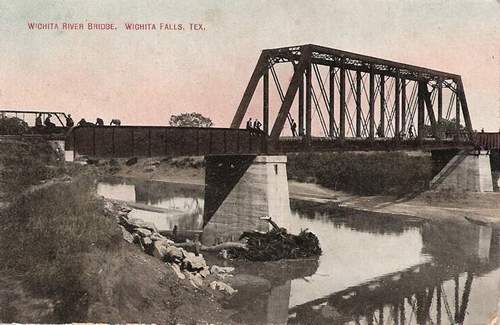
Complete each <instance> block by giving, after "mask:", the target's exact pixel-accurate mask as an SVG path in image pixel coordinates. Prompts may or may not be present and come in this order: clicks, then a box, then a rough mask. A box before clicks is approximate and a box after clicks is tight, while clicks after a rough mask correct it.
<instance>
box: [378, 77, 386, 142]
mask: <svg viewBox="0 0 500 325" xmlns="http://www.w3.org/2000/svg"><path fill="white" fill-rule="evenodd" d="M379 128H380V130H381V132H380V134H379V136H380V137H385V76H384V75H382V74H381V75H380V125H379Z"/></svg>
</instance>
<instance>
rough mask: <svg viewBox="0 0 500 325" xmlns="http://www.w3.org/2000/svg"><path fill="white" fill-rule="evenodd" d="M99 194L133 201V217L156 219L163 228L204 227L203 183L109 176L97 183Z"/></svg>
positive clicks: (164, 229) (155, 222) (159, 227)
mask: <svg viewBox="0 0 500 325" xmlns="http://www.w3.org/2000/svg"><path fill="white" fill-rule="evenodd" d="M97 192H98V194H99V195H103V196H105V197H107V198H111V199H115V200H120V201H125V202H129V203H132V204H131V206H132V207H133V208H134V210H132V212H131V214H130V216H131V217H137V218H141V219H143V220H145V221H148V222H153V223H154V224H155V225H156V226H157V227H158V229H160V231H166V230H171V229H173V227H174V225H177V226H178V228H179V229H181V230H201V229H202V227H203V205H204V199H203V192H204V189H203V186H200V185H191V184H176V183H167V182H154V181H144V180H134V179H123V178H116V177H110V178H106V179H105V180H104V181H103V182H100V183H99V184H98V186H97Z"/></svg>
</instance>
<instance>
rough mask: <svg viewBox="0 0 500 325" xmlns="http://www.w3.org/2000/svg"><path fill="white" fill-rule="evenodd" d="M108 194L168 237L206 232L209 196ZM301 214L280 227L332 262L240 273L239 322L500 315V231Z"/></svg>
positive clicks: (310, 208)
mask: <svg viewBox="0 0 500 325" xmlns="http://www.w3.org/2000/svg"><path fill="white" fill-rule="evenodd" d="M98 193H99V194H101V195H103V196H105V197H108V198H113V199H117V200H122V201H127V202H131V203H134V204H135V207H136V209H134V210H133V211H132V212H131V214H132V216H136V217H139V218H142V219H144V220H147V221H151V222H154V223H155V224H156V225H157V226H158V227H159V229H160V230H170V229H172V228H173V226H174V225H177V226H178V227H179V229H181V230H201V228H202V225H203V205H204V200H203V198H204V187H203V186H199V185H186V184H176V183H165V182H154V181H138V180H125V179H109V180H106V181H105V182H102V183H100V184H99V185H98ZM291 206H292V211H291V217H290V218H287V219H286V220H277V221H278V223H279V225H280V226H284V227H286V228H287V229H288V230H289V232H292V233H297V232H299V231H300V230H301V229H306V228H307V229H309V230H310V231H312V232H313V233H315V234H316V235H317V236H318V238H319V241H320V245H321V248H322V250H323V254H322V255H321V256H320V257H319V259H317V260H316V259H314V260H307V261H282V262H279V263H277V262H274V263H242V264H239V263H236V264H235V266H236V267H237V272H236V273H237V274H238V276H239V275H241V274H244V275H246V277H243V276H241V277H242V278H244V279H246V282H245V281H243V285H242V286H241V287H240V288H239V291H238V293H237V294H235V295H234V296H233V297H231V298H229V299H227V300H225V301H224V306H225V307H226V308H230V309H232V310H234V315H233V319H234V321H235V322H240V323H248V324H286V323H289V324H453V323H463V324H486V323H487V322H488V320H489V319H490V318H491V316H492V315H493V314H494V312H495V310H496V306H497V303H498V302H499V297H500V295H499V292H500V244H499V242H500V234H499V233H498V231H494V230H492V229H491V228H490V227H486V226H479V225H472V224H463V225H461V224H456V223H430V222H422V221H418V220H404V221H403V220H400V219H398V218H394V217H380V216H377V217H374V216H370V215H364V214H363V213H360V212H354V211H344V210H338V209H336V208H334V207H324V206H319V205H315V204H311V203H306V202H301V201H292V202H291ZM217 262H218V263H219V264H226V265H231V264H230V263H229V264H228V262H226V261H217ZM238 276H237V277H238ZM248 279H250V280H251V281H248Z"/></svg>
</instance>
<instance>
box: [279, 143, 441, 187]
mask: <svg viewBox="0 0 500 325" xmlns="http://www.w3.org/2000/svg"><path fill="white" fill-rule="evenodd" d="M287 167H288V175H289V178H290V179H294V180H298V181H306V182H315V183H318V184H320V185H323V186H325V187H328V188H331V189H335V190H343V191H347V192H351V193H354V194H362V195H375V194H394V195H404V194H408V193H414V192H418V191H422V190H425V189H426V188H427V187H428V183H429V181H430V179H431V177H432V162H431V158H430V157H428V156H417V157H414V156H408V155H406V154H405V153H401V152H384V153H370V154H366V153H300V154H293V155H288V166H287Z"/></svg>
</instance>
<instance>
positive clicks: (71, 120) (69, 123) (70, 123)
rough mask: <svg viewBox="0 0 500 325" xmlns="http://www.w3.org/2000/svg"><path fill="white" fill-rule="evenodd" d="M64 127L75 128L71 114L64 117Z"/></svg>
mask: <svg viewBox="0 0 500 325" xmlns="http://www.w3.org/2000/svg"><path fill="white" fill-rule="evenodd" d="M66 126H67V127H69V128H71V127H73V126H75V122H74V121H73V119H72V118H71V114H68V116H66Z"/></svg>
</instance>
